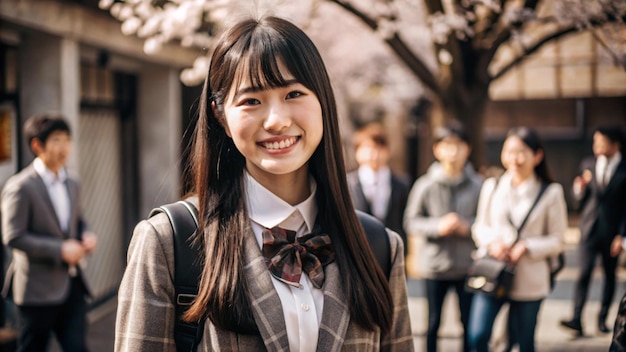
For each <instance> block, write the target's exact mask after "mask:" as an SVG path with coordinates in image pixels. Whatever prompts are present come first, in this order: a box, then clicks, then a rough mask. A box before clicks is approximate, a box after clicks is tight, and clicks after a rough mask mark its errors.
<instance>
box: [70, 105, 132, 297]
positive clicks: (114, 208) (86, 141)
mask: <svg viewBox="0 0 626 352" xmlns="http://www.w3.org/2000/svg"><path fill="white" fill-rule="evenodd" d="M77 132H78V136H79V137H78V145H75V148H76V149H77V150H75V152H77V153H78V158H79V172H80V178H81V202H82V206H83V211H84V217H85V219H86V221H87V224H88V226H89V228H90V229H91V230H93V231H94V232H95V233H96V234H97V235H98V247H97V248H96V252H95V253H94V254H93V255H92V256H91V257H90V258H89V260H88V267H87V277H88V280H89V282H90V284H91V289H92V294H93V297H94V300H95V301H98V300H100V299H103V298H106V297H107V296H109V295H111V294H112V293H114V292H115V291H116V290H117V288H118V285H119V282H120V279H121V277H122V273H123V270H124V266H125V260H124V254H123V253H124V251H123V249H122V244H123V243H124V241H123V238H124V236H123V235H124V234H123V230H122V211H123V209H124V208H123V204H122V191H121V187H122V184H121V179H120V178H121V175H122V173H121V170H120V168H121V151H120V145H121V142H120V119H119V117H118V116H117V113H116V112H115V111H112V110H111V109H83V110H82V111H81V116H80V119H79V124H78V131H77Z"/></svg>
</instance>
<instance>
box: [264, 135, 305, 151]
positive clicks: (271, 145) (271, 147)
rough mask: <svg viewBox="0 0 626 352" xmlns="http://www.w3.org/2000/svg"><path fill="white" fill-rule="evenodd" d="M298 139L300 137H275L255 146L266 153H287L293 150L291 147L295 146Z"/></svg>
mask: <svg viewBox="0 0 626 352" xmlns="http://www.w3.org/2000/svg"><path fill="white" fill-rule="evenodd" d="M300 138H301V137H300V136H291V137H277V138H271V139H268V140H264V141H261V142H259V143H257V144H258V145H259V146H261V147H262V148H265V149H267V150H268V152H272V153H274V152H288V151H290V150H291V149H293V148H291V147H292V146H293V145H295V144H296V143H297V142H298V141H299V140H300Z"/></svg>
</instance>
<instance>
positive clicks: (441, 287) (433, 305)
mask: <svg viewBox="0 0 626 352" xmlns="http://www.w3.org/2000/svg"><path fill="white" fill-rule="evenodd" d="M452 287H454V289H455V291H456V294H457V296H458V301H459V313H460V315H461V323H462V324H463V351H464V352H467V351H469V350H468V346H467V325H468V321H469V313H470V306H471V304H472V294H471V293H469V292H467V291H465V279H458V280H431V279H428V280H426V298H427V299H428V332H427V334H426V351H427V352H437V333H438V331H439V326H440V325H441V310H442V308H443V302H444V299H445V297H446V293H447V292H448V290H449V289H450V288H452Z"/></svg>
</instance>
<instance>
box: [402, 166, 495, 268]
mask: <svg viewBox="0 0 626 352" xmlns="http://www.w3.org/2000/svg"><path fill="white" fill-rule="evenodd" d="M482 181H483V180H482V177H481V176H479V175H478V174H476V172H475V171H474V169H473V168H472V166H471V165H470V164H469V163H468V164H467V165H466V167H465V169H464V170H463V174H462V176H461V177H460V178H458V179H454V180H452V179H450V178H449V177H447V176H446V175H445V173H444V172H443V168H442V166H441V164H440V163H439V162H434V163H433V164H432V165H431V166H430V167H429V168H428V171H427V172H426V174H424V175H423V176H421V177H420V178H418V179H417V181H415V184H414V185H413V188H412V189H411V193H410V194H409V199H408V202H407V206H406V209H405V212H404V229H405V231H406V232H407V234H408V235H409V236H419V237H420V238H421V239H423V241H422V242H423V243H421V244H420V248H421V251H420V253H419V261H420V273H421V274H423V275H424V276H425V277H426V278H430V279H461V278H463V277H464V276H465V274H466V272H467V268H468V267H469V265H470V264H471V262H472V257H471V255H472V252H473V251H474V250H475V248H476V247H475V245H474V242H473V241H472V238H471V236H462V235H459V236H456V235H451V236H445V237H443V236H441V235H440V234H439V231H438V228H439V221H440V218H441V217H442V216H444V215H446V214H448V213H451V212H455V213H457V214H458V215H460V216H462V217H463V218H464V219H466V220H467V221H469V223H470V226H471V225H472V224H473V222H474V219H475V217H476V208H477V205H478V196H479V195H480V188H481V185H482Z"/></svg>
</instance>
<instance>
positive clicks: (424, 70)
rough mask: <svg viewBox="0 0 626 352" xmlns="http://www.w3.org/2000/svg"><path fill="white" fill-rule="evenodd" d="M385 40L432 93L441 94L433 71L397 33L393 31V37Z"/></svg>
mask: <svg viewBox="0 0 626 352" xmlns="http://www.w3.org/2000/svg"><path fill="white" fill-rule="evenodd" d="M385 41H386V42H387V45H389V47H391V49H392V50H393V51H394V52H395V53H396V54H398V57H399V58H400V59H401V60H402V61H403V62H404V63H405V64H406V65H407V66H408V68H409V69H410V70H411V71H413V73H415V75H416V76H417V77H418V78H419V80H420V81H421V82H422V83H423V84H424V85H425V86H426V87H427V88H428V89H430V90H431V91H432V92H433V93H434V94H437V95H441V87H440V85H439V82H438V81H437V79H436V78H435V76H434V75H433V72H432V71H431V70H430V69H429V68H428V67H427V66H426V64H424V61H422V60H421V59H420V58H419V57H417V56H416V55H415V53H413V51H412V50H411V49H410V48H409V47H408V46H407V45H406V43H404V41H403V40H402V38H400V36H398V33H394V34H393V37H391V38H387V39H385Z"/></svg>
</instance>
